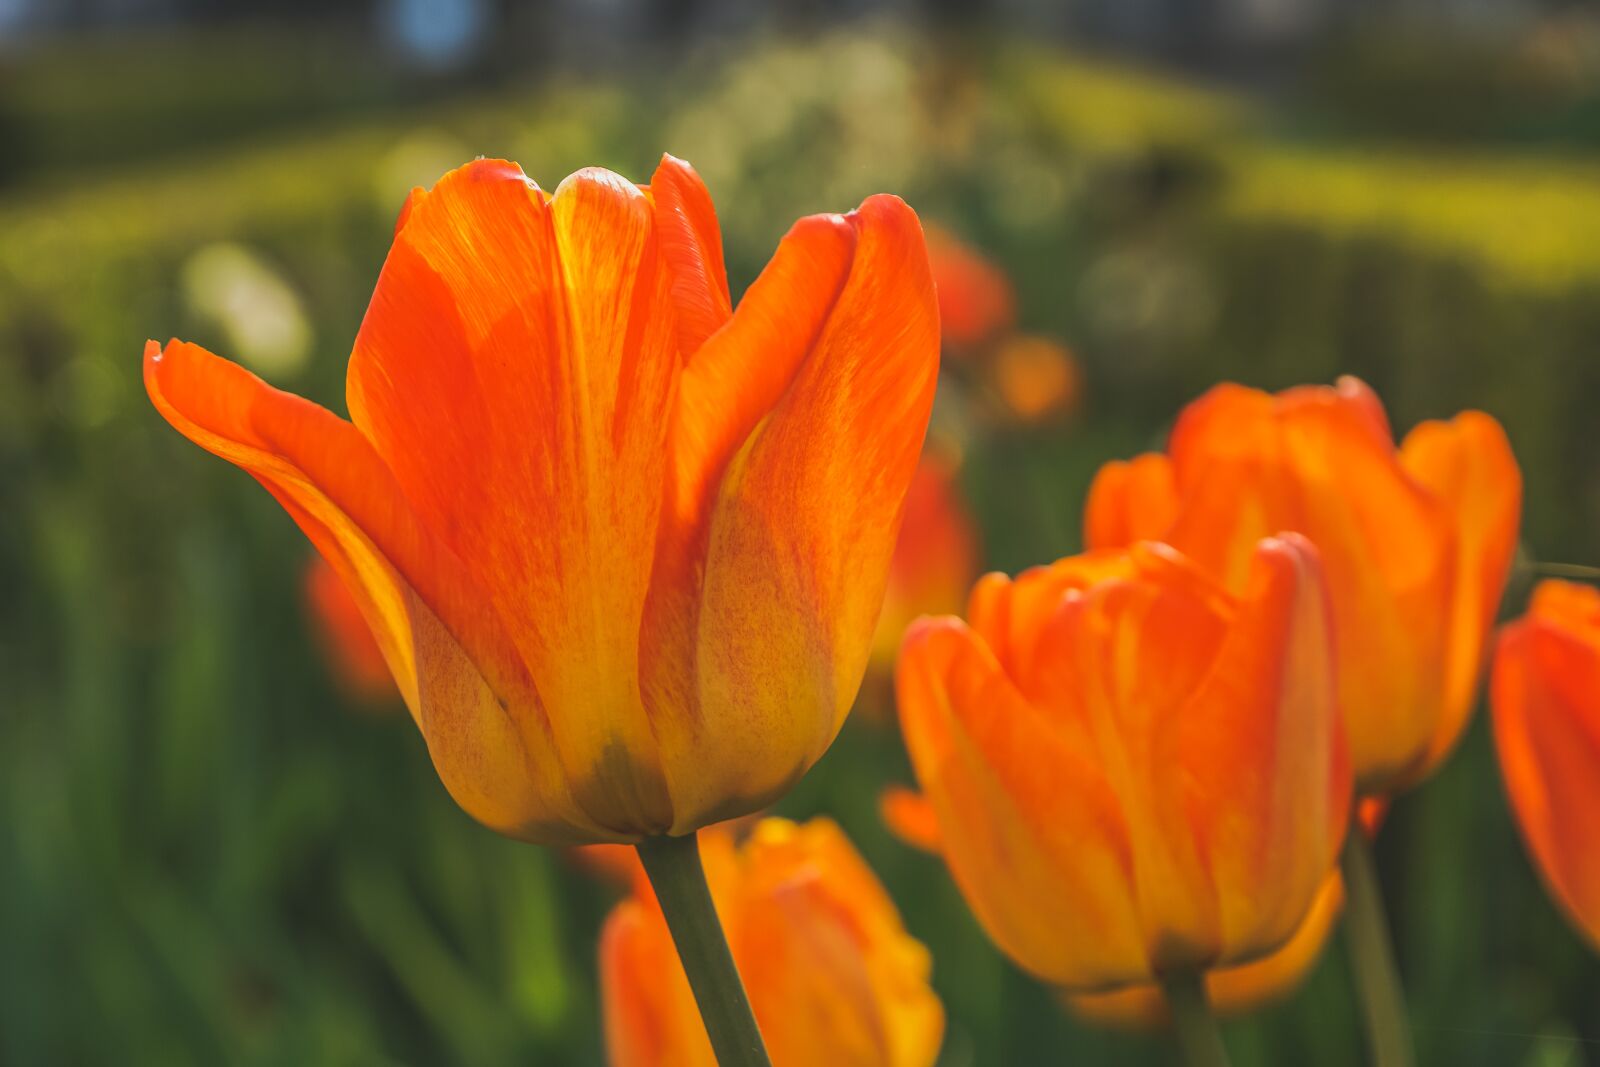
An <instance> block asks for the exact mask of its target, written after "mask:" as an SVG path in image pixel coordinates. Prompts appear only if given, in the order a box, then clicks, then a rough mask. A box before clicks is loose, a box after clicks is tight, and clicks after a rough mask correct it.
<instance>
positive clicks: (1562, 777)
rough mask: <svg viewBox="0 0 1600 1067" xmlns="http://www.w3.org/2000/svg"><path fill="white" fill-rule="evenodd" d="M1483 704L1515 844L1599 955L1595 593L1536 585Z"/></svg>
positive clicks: (1599, 691) (1509, 629)
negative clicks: (1488, 709)
mask: <svg viewBox="0 0 1600 1067" xmlns="http://www.w3.org/2000/svg"><path fill="white" fill-rule="evenodd" d="M1490 703H1491V705H1492V707H1493V722H1494V740H1495V747H1496V749H1497V750H1498V751H1499V754H1500V772H1501V776H1502V777H1503V778H1504V779H1505V787H1506V794H1507V795H1508V796H1509V797H1510V798H1511V810H1512V811H1513V812H1514V813H1515V815H1516V817H1517V825H1518V826H1519V827H1520V828H1521V830H1522V839H1523V841H1525V842H1526V843H1527V846H1528V851H1529V852H1530V853H1531V854H1532V856H1533V860H1534V866H1535V867H1536V868H1537V869H1538V871H1539V874H1540V876H1541V877H1542V878H1543V880H1544V884H1545V886H1546V887H1547V888H1548V889H1549V891H1550V895H1551V896H1552V897H1553V898H1555V900H1556V902H1557V903H1558V904H1559V905H1560V907H1561V910H1562V911H1563V912H1565V913H1566V916H1567V918H1568V919H1570V920H1571V922H1572V925H1573V926H1574V927H1576V928H1577V930H1578V932H1579V933H1580V934H1582V936H1583V937H1584V938H1585V939H1586V940H1587V941H1588V943H1589V944H1590V945H1591V946H1592V947H1593V948H1594V949H1595V950H1596V951H1600V590H1596V589H1593V588H1590V587H1588V586H1581V585H1574V584H1572V583H1569V582H1560V581H1544V582H1541V583H1540V584H1539V586H1538V587H1537V588H1536V589H1535V590H1534V594H1533V600H1532V602H1531V604H1530V605H1529V609H1528V613H1527V615H1526V616H1525V617H1523V618H1521V619H1518V620H1517V621H1516V622H1514V623H1511V624H1509V625H1507V626H1506V627H1505V629H1503V630H1502V631H1501V633H1500V640H1499V643H1498V645H1497V646H1496V649H1495V657H1494V671H1493V677H1492V679H1491V683H1490Z"/></svg>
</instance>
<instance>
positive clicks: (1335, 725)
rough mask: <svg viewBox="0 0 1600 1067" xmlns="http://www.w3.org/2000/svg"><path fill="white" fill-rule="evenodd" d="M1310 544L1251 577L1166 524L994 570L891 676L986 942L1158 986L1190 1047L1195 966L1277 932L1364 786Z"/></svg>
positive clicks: (1313, 889) (915, 643)
mask: <svg viewBox="0 0 1600 1067" xmlns="http://www.w3.org/2000/svg"><path fill="white" fill-rule="evenodd" d="M1331 626H1332V617H1331V613H1330V611H1329V606H1328V597H1327V592H1326V589H1325V585H1324V581H1323V576H1322V569H1321V566H1320V565H1319V563H1318V560H1317V553H1316V550H1315V549H1314V548H1312V547H1311V545H1310V544H1309V543H1308V542H1307V541H1306V540H1305V539H1304V538H1302V537H1300V536H1298V535H1295V534H1287V535H1284V536H1282V537H1275V538H1268V539H1265V540H1263V541H1261V542H1260V543H1259V544H1258V545H1257V546H1256V548H1255V550H1254V551H1253V552H1252V553H1251V556H1250V559H1249V563H1248V574H1247V577H1246V579H1245V581H1244V582H1243V583H1242V587H1241V588H1240V590H1239V591H1238V592H1236V593H1235V592H1229V591H1228V590H1227V589H1225V588H1224V587H1223V586H1222V585H1221V584H1220V583H1218V582H1217V581H1215V580H1214V579H1212V578H1210V577H1209V576H1207V575H1206V574H1205V573H1204V572H1203V571H1202V570H1200V569H1199V568H1198V567H1196V566H1195V565H1194V564H1193V563H1192V562H1191V561H1189V560H1187V559H1186V558H1184V557H1183V556H1182V555H1180V554H1179V553H1177V552H1176V551H1174V550H1173V549H1171V548H1170V547H1168V546H1166V545H1162V544H1158V543H1152V542H1141V543H1138V544H1135V545H1134V546H1132V547H1131V548H1129V549H1127V550H1113V551H1106V552H1099V553H1090V554H1087V555H1084V556H1077V557H1071V558H1068V559H1064V560H1061V561H1059V562H1057V563H1055V564H1053V565H1051V566H1048V567H1039V568H1035V569H1034V570H1031V571H1028V572H1025V573H1024V574H1022V575H1021V576H1020V577H1018V578H1017V579H1015V580H1011V579H1008V578H1006V577H1004V576H1003V575H990V576H989V577H987V578H985V579H983V580H982V581H981V582H979V584H978V585H977V587H976V588H975V589H974V590H973V593H972V598H971V602H970V604H969V606H968V611H967V618H966V620H965V621H963V620H961V619H957V618H952V617H946V618H934V619H923V620H920V621H919V622H918V623H917V624H916V625H914V626H913V627H912V628H911V630H910V631H909V632H908V633H907V635H906V639H905V643H904V645H903V647H902V650H901V655H900V664H899V670H898V676H897V691H898V698H899V705H900V717H901V724H902V726H903V728H904V731H905V736H906V745H907V748H908V750H909V752H910V755H911V761H912V764H913V767H914V768H915V770H916V774H917V779H918V781H919V782H920V784H921V786H922V789H923V792H924V794H925V795H926V797H927V798H928V801H929V802H930V804H931V805H932V807H933V809H934V811H935V813H936V816H937V824H938V832H937V836H938V841H939V847H940V850H941V852H942V853H943V855H944V856H945V859H946V861H947V863H948V864H949V866H950V870H951V872H952V874H953V875H954V877H955V880H956V882H957V884H958V885H959V886H960V888H961V890H962V893H963V895H964V896H965V897H966V899H967V901H968V902H969V903H970V904H971V906H972V908H973V911H974V912H975V913H976V915H977V917H978V919H979V921H980V922H981V923H982V925H983V926H984V928H985V930H987V931H988V933H989V935H990V937H991V938H992V939H993V940H994V941H995V943H996V944H997V945H999V947H1000V948H1001V949H1002V950H1004V951H1005V952H1006V953H1007V954H1008V955H1009V956H1011V957H1012V958H1013V959H1014V960H1016V961H1017V962H1018V963H1019V964H1020V965H1022V966H1023V967H1024V968H1026V969H1027V970H1029V971H1031V972H1033V973H1034V974H1036V975H1038V976H1040V977H1042V978H1044V979H1047V980H1049V981H1051V982H1054V983H1056V984H1058V985H1061V986H1063V987H1065V988H1067V989H1068V990H1072V991H1075V992H1080V993H1091V994H1092V993H1105V992H1109V991H1114V990H1118V989H1123V988H1127V987H1136V986H1147V985H1149V984H1152V983H1160V984H1162V985H1164V986H1165V987H1166V991H1167V995H1168V1000H1169V1003H1170V1004H1171V1007H1172V1010H1173V1013H1174V1015H1175V1016H1176V1017H1177V1021H1178V1023H1179V1026H1180V1031H1181V1032H1182V1033H1183V1036H1184V1038H1185V1043H1186V1044H1187V1045H1188V1046H1189V1047H1190V1048H1191V1052H1192V1054H1194V1055H1198V1056H1204V1055H1205V1053H1204V1052H1203V1051H1196V1050H1197V1049H1203V1048H1204V1046H1205V1045H1206V1044H1207V1043H1212V1044H1214V1042H1215V1038H1214V1034H1212V1035H1210V1036H1208V1035H1207V1033H1206V1023H1205V1022H1204V1021H1203V1019H1202V1018H1201V1017H1200V1009H1202V1008H1203V1006H1204V1005H1203V992H1202V991H1201V978H1202V976H1203V975H1204V973H1205V972H1206V971H1208V970H1211V969H1213V968H1225V967H1230V966H1234V965H1238V964H1244V963H1248V962H1250V961H1252V960H1256V959H1259V958H1261V957H1263V956H1266V955H1268V954H1271V953H1273V952H1274V951H1276V950H1278V949H1279V948H1280V947H1282V946H1283V945H1285V944H1286V943H1287V942H1288V941H1290V939H1291V938H1292V937H1293V936H1294V935H1295V933H1296V931H1297V930H1299V929H1300V928H1301V927H1302V926H1303V925H1304V923H1305V921H1306V919H1307V915H1308V913H1309V912H1310V911H1311V910H1312V906H1313V903H1314V902H1315V901H1316V900H1317V897H1318V894H1319V892H1321V890H1322V887H1323V886H1324V884H1325V883H1326V881H1327V879H1328V875H1329V872H1330V870H1331V869H1332V867H1333V864H1334V862H1335V860H1336V859H1337V857H1338V854H1339V848H1340V844H1341V842H1342V840H1343V838H1344V835H1345V827H1346V823H1347V820H1348V817H1349V811H1350V798H1351V776H1350V766H1349V762H1348V759H1347V756H1346V751H1345V735H1344V725H1343V723H1342V721H1341V719H1340V715H1339V708H1338V704H1337V702H1336V699H1335V686H1334V663H1333V647H1332V644H1331V641H1330V632H1331Z"/></svg>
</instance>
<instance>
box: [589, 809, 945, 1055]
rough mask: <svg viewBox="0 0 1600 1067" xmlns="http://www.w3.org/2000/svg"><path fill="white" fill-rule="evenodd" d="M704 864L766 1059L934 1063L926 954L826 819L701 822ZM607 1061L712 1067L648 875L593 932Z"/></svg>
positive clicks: (939, 1029) (937, 1026) (938, 1016)
mask: <svg viewBox="0 0 1600 1067" xmlns="http://www.w3.org/2000/svg"><path fill="white" fill-rule="evenodd" d="M701 836H702V851H703V852H704V855H705V862H706V874H707V878H708V880H709V881H710V884H711V892H712V896H713V897H714V898H715V900H716V904H717V910H718V912H719V913H720V914H721V916H722V921H723V924H724V926H725V927H726V928H727V931H728V939H729V943H730V945H731V946H732V949H733V956H734V960H735V962H736V963H737V964H738V966H739V971H740V973H741V974H742V975H743V977H744V983H745V988H746V990H747V991H748V992H749V994H750V1000H751V1003H752V1004H753V1005H754V1007H755V1012H756V1018H757V1019H758V1020H759V1021H760V1023H761V1031H762V1034H763V1036H764V1037H765V1038H766V1042H767V1048H768V1051H769V1052H770V1053H771V1055H772V1062H773V1064H774V1065H775V1067H785V1065H789V1067H806V1065H811V1064H830V1065H838V1067H932V1064H933V1063H934V1061H935V1059H936V1058H937V1057H938V1054H939V1046H940V1042H941V1040H942V1038H943V1034H944V1010H943V1008H942V1006H941V1005H940V1003H939V998H938V997H937V996H936V995H935V994H934V992H933V990H932V989H931V988H929V985H928V976H929V971H930V967H931V961H930V958H929V956H928V952H927V949H925V948H924V947H923V946H922V945H921V944H920V943H919V942H917V941H916V940H914V939H913V938H912V937H911V936H910V935H909V934H907V933H906V931H905V928H904V927H903V926H902V925H901V921H900V916H899V913H898V912H897V911H896V910H895V906H894V903H893V902H892V901H891V900H890V899H889V896H888V894H887V893H885V892H884V890H883V887H882V885H880V884H879V882H878V880H877V878H876V877H875V876H874V875H873V873H872V871H871V869H870V868H868V867H867V865H866V863H865V861H863V860H862V858H861V856H860V855H859V854H858V853H857V852H856V850H855V848H854V847H853V846H852V845H851V844H850V841H849V839H847V838H846V837H845V836H844V834H843V832H842V831H840V829H839V828H838V826H837V825H835V824H834V823H833V822H832V821H831V820H828V819H813V820H811V821H810V822H807V823H805V824H803V825H796V824H794V823H791V822H788V821H786V820H783V819H768V820H765V821H763V822H761V823H759V824H758V825H757V826H756V827H755V829H754V830H753V831H752V832H751V834H750V836H749V838H748V839H747V840H745V841H744V842H743V844H735V842H734V840H733V837H732V835H731V834H730V833H729V832H728V831H727V830H726V829H713V830H706V831H702V835H701ZM600 982H601V991H602V1001H603V1004H604V1008H605V1032H606V1049H607V1052H608V1055H609V1057H610V1061H611V1063H612V1064H613V1065H614V1067H662V1065H667V1064H671V1065H675V1067H690V1065H705V1067H714V1064H715V1061H714V1060H713V1059H712V1057H711V1047H710V1045H709V1044H708V1043H707V1042H706V1036H705V1030H704V1028H703V1027H702V1025H701V1022H700V1016H699V1013H698V1012H697V1011H696V1010H695V1006H694V1001H693V999H692V998H691V996H690V993H689V987H688V983H687V982H686V981H685V980H684V978H683V972H682V970H681V969H680V968H679V966H678V963H677V956H676V954H675V953H674V951H673V947H672V941H671V938H670V937H669V936H668V933H667V927H666V924H665V922H663V920H662V918H661V913H660V911H659V910H658V909H657V908H656V905H655V902H654V898H653V897H652V896H651V895H650V893H649V889H648V886H647V885H645V884H643V883H641V884H640V890H639V894H638V895H637V896H636V897H635V898H634V899H632V900H628V901H625V902H623V903H622V904H619V905H618V906H617V908H616V909H615V910H614V911H613V912H612V913H611V917H610V918H609V919H607V920H606V925H605V930H604V933H603V934H602V935H601V942H600Z"/></svg>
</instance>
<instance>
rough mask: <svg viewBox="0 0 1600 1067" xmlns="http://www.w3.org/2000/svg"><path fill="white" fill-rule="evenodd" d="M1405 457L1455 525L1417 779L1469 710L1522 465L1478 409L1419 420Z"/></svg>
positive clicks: (1505, 561)
mask: <svg viewBox="0 0 1600 1067" xmlns="http://www.w3.org/2000/svg"><path fill="white" fill-rule="evenodd" d="M1400 461H1401V463H1403V464H1404V465H1405V468H1406V470H1408V471H1409V472H1410V473H1411V475H1412V477H1414V478H1416V480H1417V481H1418V482H1420V483H1421V484H1422V485H1424V486H1426V487H1427V488H1428V489H1429V490H1430V491H1432V492H1433V494H1434V495H1435V496H1436V497H1438V498H1439V499H1440V500H1442V501H1443V502H1444V504H1445V506H1446V507H1447V508H1448V509H1449V510H1450V512H1451V514H1452V515H1453V517H1454V522H1455V531H1456V554H1455V564H1456V566H1455V595H1454V597H1453V599H1452V602H1451V603H1452V610H1451V612H1450V620H1449V625H1450V633H1449V637H1448V646H1447V647H1448V656H1447V666H1446V674H1445V696H1444V704H1443V708H1442V713H1441V714H1440V716H1439V721H1438V724H1437V725H1436V726H1435V728H1434V732H1433V740H1432V742H1431V743H1430V744H1429V746H1428V751H1427V753H1426V754H1425V755H1424V756H1423V758H1422V760H1421V761H1420V762H1419V763H1418V765H1417V766H1416V768H1415V769H1414V770H1413V772H1412V773H1411V775H1410V776H1409V780H1410V781H1417V780H1420V779H1422V778H1424V777H1426V776H1427V774H1428V773H1429V772H1430V771H1431V770H1432V769H1433V768H1434V767H1435V766H1437V765H1438V763H1439V762H1440V761H1441V760H1442V759H1444V757H1445V755H1446V754H1447V753H1448V752H1449V751H1450V749H1451V748H1452V747H1453V746H1454V745H1455V741H1456V738H1458V737H1459V736H1460V734H1461V731H1462V729H1463V728H1464V727H1465V726H1466V723H1467V718H1468V716H1469V715H1471V713H1472V708H1473V705H1474V703H1475V697H1476V695H1477V689H1478V679H1479V675H1480V672H1481V670H1482V663H1483V650H1484V644H1485V641H1486V640H1487V638H1488V634H1489V628H1490V626H1492V625H1493V623H1494V617H1495V614H1496V612H1498V611H1499V609H1500V598H1501V595H1502V594H1503V593H1504V592H1505V586H1506V578H1507V577H1508V575H1509V574H1510V572H1511V560H1512V557H1513V556H1514V555H1515V553H1516V549H1517V528H1518V525H1519V523H1520V519H1521V514H1522V472H1521V470H1519V469H1518V467H1517V461H1516V457H1515V456H1513V455H1512V452H1511V443H1510V441H1508V440H1507V439H1506V434H1505V431H1504V430H1503V429H1501V428H1500V424H1499V423H1498V422H1496V421H1495V420H1494V419H1493V418H1491V417H1490V416H1488V415H1485V414H1483V413H1482V412H1479V411H1467V412H1463V413H1461V414H1460V415H1457V416H1456V417H1455V418H1453V419H1451V420H1450V421H1448V422H1439V421H1431V422H1424V423H1421V424H1419V425H1418V426H1417V427H1416V428H1415V429H1413V430H1412V431H1411V432H1410V433H1409V434H1407V435H1406V439H1405V443H1404V444H1403V445H1401V448H1400Z"/></svg>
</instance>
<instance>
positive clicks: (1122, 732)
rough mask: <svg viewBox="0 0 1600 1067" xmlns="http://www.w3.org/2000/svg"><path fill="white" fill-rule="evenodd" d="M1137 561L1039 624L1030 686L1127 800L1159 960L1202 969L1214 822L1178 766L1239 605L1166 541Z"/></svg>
mask: <svg viewBox="0 0 1600 1067" xmlns="http://www.w3.org/2000/svg"><path fill="white" fill-rule="evenodd" d="M1130 562H1131V563H1132V567H1133V571H1134V572H1135V576H1134V577H1130V578H1128V579H1121V580H1117V579H1113V580H1109V581H1103V582H1100V583H1098V584H1096V585H1094V586H1093V587H1092V588H1090V589H1089V590H1087V591H1085V592H1083V593H1075V594H1073V595H1070V596H1068V597H1066V598H1064V599H1063V601H1062V602H1061V604H1060V606H1059V608H1058V609H1057V611H1056V613H1055V615H1054V616H1053V617H1052V618H1051V619H1049V620H1048V621H1047V622H1046V623H1045V624H1044V626H1043V628H1042V633H1041V635H1040V637H1039V641H1038V651H1037V653H1036V657H1037V665H1036V667H1035V671H1036V676H1035V678H1034V680H1033V682H1032V685H1031V687H1027V688H1025V689H1024V692H1027V693H1028V694H1029V695H1030V696H1031V697H1032V698H1033V700H1034V701H1035V702H1036V703H1037V704H1039V705H1040V706H1041V707H1043V708H1046V709H1048V711H1049V712H1050V713H1051V714H1052V716H1053V717H1054V718H1055V719H1056V721H1057V722H1058V724H1060V725H1062V726H1063V727H1064V726H1066V725H1068V724H1070V725H1071V726H1072V727H1074V728H1076V729H1078V730H1081V731H1082V732H1083V734H1084V736H1085V737H1086V738H1089V739H1091V740H1090V741H1089V743H1090V744H1092V745H1093V747H1094V751H1095V753H1096V759H1097V763H1098V765H1099V767H1100V768H1101V770H1102V772H1103V773H1104V775H1105V778H1106V781H1107V782H1108V784H1109V786H1110V788H1111V789H1112V790H1113V791H1114V792H1115V794H1116V796H1117V797H1118V799H1119V801H1120V803H1121V809H1122V813H1123V816H1124V818H1126V820H1127V825H1128V828H1129V829H1128V833H1129V841H1130V845H1131V850H1132V856H1133V878H1132V888H1131V893H1132V896H1133V900H1134V905H1135V908H1136V910H1137V912H1138V915H1139V919H1140V923H1141V926H1142V929H1143V931H1144V937H1145V941H1146V955H1147V956H1148V958H1149V960H1150V966H1151V967H1152V968H1155V969H1157V970H1161V971H1167V970H1178V969H1186V968H1194V967H1204V966H1207V965H1209V964H1210V963H1211V962H1213V957H1214V956H1215V954H1216V951H1217V948H1218V946H1219V945H1221V944H1222V939H1221V936H1220V935H1221V930H1220V928H1219V918H1218V914H1217V892H1218V890H1217V887H1215V886H1214V885H1213V884H1212V879H1211V877H1210V873H1209V872H1208V871H1207V869H1206V867H1205V864H1204V856H1203V854H1202V852H1201V849H1200V848H1199V847H1198V844H1197V838H1199V837H1200V836H1201V835H1202V834H1203V832H1204V829H1205V828H1204V827H1203V826H1198V825H1195V822H1196V820H1195V819H1194V818H1193V813H1192V812H1191V811H1190V810H1189V808H1188V804H1187V801H1188V797H1187V795H1186V793H1185V787H1186V784H1187V783H1186V778H1185V776H1184V775H1183V774H1181V773H1174V771H1175V769H1176V768H1178V767H1180V766H1182V757H1183V753H1182V752H1181V750H1180V749H1179V747H1178V746H1179V743H1180V741H1181V738H1182V733H1183V730H1184V727H1185V725H1186V724H1187V723H1188V722H1189V721H1190V719H1191V718H1193V717H1196V716H1198V715H1202V714H1204V711H1203V710H1202V711H1198V712H1197V711H1195V710H1194V709H1192V708H1191V707H1189V706H1187V705H1188V704H1189V702H1190V701H1191V700H1192V699H1193V696H1192V695H1193V694H1195V693H1196V691H1197V690H1200V689H1201V688H1202V686H1203V684H1204V683H1205V682H1206V681H1207V678H1208V676H1209V675H1210V674H1211V672H1212V671H1213V664H1214V663H1215V661H1216V659H1217V656H1218V653H1219V649H1220V648H1221V647H1223V644H1224V639H1225V637H1227V636H1229V633H1228V623H1229V621H1230V615H1231V604H1230V603H1229V602H1228V600H1227V598H1226V597H1225V595H1223V594H1222V593H1221V591H1220V589H1218V588H1217V586H1216V585H1215V584H1214V583H1213V582H1211V581H1210V580H1209V579H1206V578H1205V577H1204V576H1202V575H1200V574H1199V573H1198V572H1196V571H1195V570H1194V568H1193V567H1192V565H1190V564H1189V563H1188V561H1187V560H1184V559H1182V557H1179V556H1177V555H1176V553H1174V552H1172V550H1171V549H1169V548H1167V546H1165V545H1158V544H1153V543H1149V542H1142V543H1140V544H1139V545H1137V546H1135V547H1134V549H1133V551H1132V552H1131V553H1130ZM1197 728H1201V729H1207V730H1215V729H1217V724H1215V723H1212V722H1210V721H1205V722H1204V723H1203V725H1200V724H1198V723H1197Z"/></svg>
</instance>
